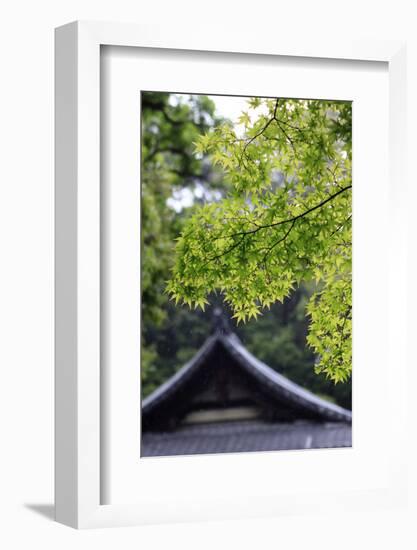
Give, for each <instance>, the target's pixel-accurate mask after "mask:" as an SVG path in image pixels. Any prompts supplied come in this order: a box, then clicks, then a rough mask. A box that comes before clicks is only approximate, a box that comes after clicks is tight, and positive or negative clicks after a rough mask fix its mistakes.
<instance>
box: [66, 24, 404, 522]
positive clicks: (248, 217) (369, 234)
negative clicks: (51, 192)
mask: <svg viewBox="0 0 417 550" xmlns="http://www.w3.org/2000/svg"><path fill="white" fill-rule="evenodd" d="M227 36H228V38H227ZM246 38H247V37H244V36H243V35H241V36H239V35H236V36H234V37H233V39H232V38H231V37H230V35H225V36H224V37H223V38H222V37H217V38H214V37H212V35H211V34H210V33H207V34H205V33H201V34H200V35H199V36H192V35H191V36H187V37H181V36H178V35H177V34H175V33H174V32H173V30H171V31H169V30H168V32H167V33H165V32H164V33H162V34H161V33H158V32H156V30H155V29H153V31H152V32H151V30H150V29H145V28H142V27H136V26H130V25H118V24H109V23H72V24H70V25H66V26H64V27H61V28H59V29H57V31H56V514H57V520H58V521H61V522H63V523H66V524H68V525H71V526H74V527H95V526H97V527H98V526H106V525H128V524H139V523H155V522H163V521H166V522H168V521H186V520H190V521H192V520H203V519H216V518H218V519H220V518H221V519H223V518H239V517H260V516H267V515H277V514H282V513H290V512H291V513H301V512H309V511H313V510H314V511H315V512H317V511H320V510H325V509H326V508H327V507H328V506H329V505H331V506H332V507H339V508H340V509H343V510H348V509H356V510H357V509H364V510H365V509H366V508H367V507H371V506H397V505H400V504H401V503H402V502H403V501H404V498H405V486H406V478H405V473H404V471H403V468H402V465H403V464H404V461H405V456H404V428H403V426H404V417H405V408H404V405H403V396H404V392H405V375H406V361H405V351H404V350H405V344H404V323H405V314H404V311H403V309H404V304H403V303H402V302H401V301H399V300H397V299H396V281H398V280H404V281H405V262H404V257H403V256H402V255H401V250H400V249H399V248H398V246H397V245H396V243H397V242H398V240H399V239H401V235H402V232H403V231H404V225H403V224H404V221H403V220H402V219H401V216H400V213H399V210H398V209H397V208H396V207H395V205H396V204H397V203H398V201H399V197H400V196H401V190H402V186H403V185H404V176H403V172H402V164H403V159H402V154H403V153H402V151H403V149H404V148H403V147H402V145H401V144H403V142H404V139H405V138H404V132H403V125H404V120H405V111H404V108H403V101H402V98H403V86H404V79H405V68H404V67H405V65H404V46H403V44H401V43H391V42H388V41H380V42H377V41H370V42H352V43H344V44H342V43H341V44H323V43H320V42H315V43H314V42H307V41H305V42H304V43H302V42H300V43H298V44H296V45H295V44H291V43H289V42H286V41H284V40H282V41H280V40H279V39H278V40H275V39H272V38H267V37H257V38H259V40H258V39H257V40H256V41H253V42H252V43H251V42H248V41H247V40H246ZM388 228H389V230H388ZM381 257H385V258H386V264H384V265H381V261H380V259H381ZM381 296H384V297H385V299H384V300H383V301H381V299H380V297H381ZM381 343H383V344H381ZM401 343H403V344H404V345H403V346H402V345H401Z"/></svg>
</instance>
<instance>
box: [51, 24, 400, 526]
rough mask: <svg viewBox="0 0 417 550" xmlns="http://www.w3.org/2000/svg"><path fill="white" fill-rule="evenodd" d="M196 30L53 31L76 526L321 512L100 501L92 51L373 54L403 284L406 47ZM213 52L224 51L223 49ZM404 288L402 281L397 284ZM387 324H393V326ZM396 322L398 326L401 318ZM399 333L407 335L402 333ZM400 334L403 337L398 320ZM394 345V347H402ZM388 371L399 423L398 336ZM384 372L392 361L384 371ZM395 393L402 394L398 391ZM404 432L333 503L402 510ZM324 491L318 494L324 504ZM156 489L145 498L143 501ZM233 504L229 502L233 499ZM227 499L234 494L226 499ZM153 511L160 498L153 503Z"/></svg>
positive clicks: (60, 514) (64, 413) (306, 503)
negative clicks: (385, 122)
mask: <svg viewBox="0 0 417 550" xmlns="http://www.w3.org/2000/svg"><path fill="white" fill-rule="evenodd" d="M255 34H256V36H253V37H252V39H251V40H252V42H251V41H250V40H248V36H246V35H244V33H242V34H239V33H238V32H236V33H230V32H228V33H224V34H222V33H216V36H213V34H212V33H210V32H199V33H198V35H197V34H196V35H192V34H189V35H187V36H186V37H185V36H178V35H177V33H176V32H175V29H169V28H163V29H155V28H150V27H141V26H136V25H122V24H112V23H89V22H88V23H87V22H85V23H84V22H76V23H71V24H69V25H65V26H63V27H60V28H58V29H57V30H56V423H55V425H56V519H57V520H58V521H60V522H62V523H65V524H67V525H70V526H72V527H77V528H84V527H103V526H119V525H131V524H138V523H151V522H159V521H161V520H163V521H175V520H187V519H197V520H198V519H205V518H227V517H240V516H259V515H261V516H262V515H268V514H279V513H286V512H288V510H291V511H294V512H306V511H307V512H308V511H312V510H313V509H320V503H318V501H317V495H316V494H314V493H311V494H310V495H309V494H305V495H302V497H301V496H300V494H295V493H294V494H293V495H287V497H286V499H285V503H284V502H276V501H271V499H270V498H268V497H266V496H264V497H262V495H260V497H259V499H256V500H254V502H253V504H252V506H251V508H250V509H248V508H247V507H239V506H235V507H234V508H233V507H230V503H224V504H223V507H222V506H221V505H220V504H219V503H218V502H211V503H208V504H207V506H206V508H205V509H204V508H202V510H201V512H200V513H199V514H198V513H197V514H193V515H192V517H191V516H188V517H187V515H186V514H185V510H186V508H183V509H180V508H179V507H178V506H177V505H176V502H175V496H176V495H171V499H169V498H167V500H166V505H165V508H164V510H161V511H160V514H159V516H158V513H157V511H155V506H154V507H152V506H151V505H150V506H149V510H144V508H143V506H141V507H140V506H138V505H137V504H134V503H130V504H129V503H127V502H126V503H120V502H119V503H117V504H105V505H103V504H101V502H102V498H101V492H102V485H101V483H102V474H101V471H100V468H101V465H102V464H103V457H102V453H103V452H104V450H105V449H104V447H103V445H102V440H103V439H105V437H102V436H103V432H102V429H103V423H102V420H103V418H104V417H105V415H106V414H107V411H106V410H105V409H104V407H103V406H102V400H101V399H100V395H101V390H102V385H101V377H100V350H101V345H100V334H101V328H100V327H101V316H100V303H101V288H100V270H101V259H100V258H101V255H100V177H101V175H100V48H101V46H102V45H106V46H127V47H136V48H164V49H170V50H194V51H206V52H223V53H224V52H226V53H235V54H254V55H271V56H283V55H285V56H289V57H293V58H307V59H311V58H326V59H332V60H335V62H337V61H338V60H357V61H381V62H385V63H387V64H388V75H389V113H388V114H387V115H388V117H389V127H390V130H389V132H390V143H389V156H390V163H389V165H390V174H389V180H390V188H389V190H390V201H392V202H391V204H392V207H393V210H392V211H393V216H394V221H395V224H394V227H395V229H394V230H393V232H392V235H391V237H390V238H391V239H392V243H391V244H392V246H390V247H389V250H390V256H389V265H390V275H389V277H390V278H391V279H392V280H394V279H396V280H398V278H400V279H402V280H404V281H405V279H406V271H405V269H406V268H405V258H404V250H403V249H402V247H398V246H394V243H397V242H401V239H402V236H403V235H404V232H405V231H406V227H405V220H404V219H402V218H401V213H400V211H399V209H398V208H395V204H396V201H398V200H399V197H400V196H401V193H402V189H403V187H404V185H405V176H404V171H403V166H404V158H403V155H404V151H405V131H404V126H405V117H406V113H405V107H404V105H405V101H404V94H405V45H404V44H403V43H401V42H390V41H385V40H381V41H376V40H371V41H363V42H341V43H332V44H328V43H326V42H320V41H314V42H312V41H310V40H302V41H297V42H293V43H291V42H288V40H286V39H285V40H283V39H282V40H281V41H280V39H279V38H278V39H277V38H275V37H273V38H272V37H268V36H261V35H258V34H257V33H255ZM218 55H222V54H221V53H219V54H218ZM404 284H405V283H404ZM388 307H389V312H390V315H391V316H393V317H395V318H396V319H402V320H403V321H402V322H403V323H404V322H405V321H404V320H405V317H406V312H405V305H404V302H402V301H400V300H392V301H390V302H389V305H388ZM391 328H392V327H391ZM403 328H404V325H403ZM404 332H405V331H404ZM395 336H396V338H399V339H400V340H401V338H404V337H403V336H402V331H401V326H400V327H398V330H397V332H396V335H395ZM400 343H401V342H400ZM399 347H400V351H399V353H398V359H397V364H396V365H395V372H390V373H388V378H389V380H393V379H394V378H395V384H396V390H397V394H396V398H395V399H396V401H395V404H396V405H397V408H396V411H395V419H394V420H395V422H396V423H397V424H398V423H400V424H401V422H403V421H404V415H405V409H404V406H403V404H402V403H403V400H402V397H403V394H404V393H405V387H406V380H405V377H406V357H405V348H406V345H405V342H404V341H403V347H402V349H403V350H404V351H401V346H399ZM391 370H392V368H391ZM402 392H403V393H402ZM401 435H402V434H401V430H400V431H399V432H398V437H397V439H396V448H395V452H393V453H391V454H390V460H389V465H388V468H389V470H390V473H389V475H388V478H387V482H386V484H385V487H384V490H380V489H378V490H376V489H374V488H371V487H370V488H369V490H368V491H366V490H363V491H361V493H360V494H358V495H353V494H350V493H348V492H343V491H341V492H340V494H339V495H336V496H335V495H332V502H334V503H336V502H337V504H338V505H339V506H342V507H344V508H347V507H349V506H353V507H356V506H357V505H358V502H359V501H360V502H361V505H362V506H364V507H366V506H374V505H375V504H376V503H377V502H379V503H380V504H381V503H382V504H383V505H384V506H386V505H389V506H392V505H394V506H395V505H398V504H399V503H400V502H403V500H404V498H405V487H406V483H407V481H406V478H405V473H404V468H403V466H404V463H405V461H406V457H405V451H404V446H403V443H404V442H403V440H402V438H401ZM326 498H328V496H327V497H326V495H323V502H325V499H326ZM151 499H152V495H149V500H150V501H151ZM232 500H233V499H232ZM231 502H232V501H231ZM158 506H159V504H158Z"/></svg>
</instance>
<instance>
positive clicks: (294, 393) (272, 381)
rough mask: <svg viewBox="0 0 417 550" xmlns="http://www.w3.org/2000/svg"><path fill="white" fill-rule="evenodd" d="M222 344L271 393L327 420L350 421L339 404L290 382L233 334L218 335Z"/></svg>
mask: <svg viewBox="0 0 417 550" xmlns="http://www.w3.org/2000/svg"><path fill="white" fill-rule="evenodd" d="M220 338H221V340H222V343H223V345H224V346H225V347H226V349H227V350H228V351H229V353H230V354H231V355H232V356H233V357H234V359H235V360H236V361H237V362H238V363H239V364H240V365H241V366H242V367H243V368H244V369H245V370H247V371H248V372H250V373H251V374H252V375H253V376H254V377H255V378H257V379H258V380H259V381H261V382H262V383H263V384H265V385H267V386H268V388H269V390H270V391H271V393H275V394H276V396H277V397H280V398H283V397H284V398H285V399H287V400H288V401H290V402H292V403H294V404H296V405H300V406H303V407H305V408H307V409H308V410H310V411H312V412H314V413H318V414H319V415H321V416H323V417H325V418H326V419H328V420H338V421H345V422H351V421H352V413H351V411H348V410H347V409H344V408H343V407H340V406H339V405H335V404H334V403H330V402H328V401H325V400H324V399H321V398H320V397H318V396H317V395H314V394H313V393H311V392H310V391H308V390H306V389H304V388H302V387H301V386H299V385H298V384H296V383H295V382H291V380H288V378H285V376H283V375H282V374H279V373H278V372H276V371H275V370H273V369H272V368H271V367H268V365H266V364H265V363H263V362H262V361H260V360H259V359H257V358H256V357H255V356H254V355H252V354H251V353H250V352H249V351H248V350H247V349H246V348H245V347H244V346H243V345H242V343H241V342H240V340H239V339H238V338H237V336H235V335H233V334H228V335H225V336H223V335H221V336H220Z"/></svg>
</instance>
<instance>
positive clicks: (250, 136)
mask: <svg viewBox="0 0 417 550" xmlns="http://www.w3.org/2000/svg"><path fill="white" fill-rule="evenodd" d="M140 96H141V112H140V117H141V181H140V189H141V205H140V215H141V250H140V251H138V254H140V262H141V288H140V293H141V312H140V316H141V334H140V339H141V364H140V369H139V368H138V375H139V370H140V387H141V395H140V396H138V399H140V403H141V407H140V409H141V433H140V434H139V438H140V446H139V445H138V449H139V448H140V452H139V454H140V458H146V457H164V456H179V455H201V454H216V453H236V452H265V451H289V450H308V449H331V448H342V447H351V446H352V102H351V101H340V100H332V99H309V98H287V97H240V96H230V95H228V96H226V95H202V94H197V93H185V92H165V91H153V90H149V91H141V92H140ZM138 185H139V182H138Z"/></svg>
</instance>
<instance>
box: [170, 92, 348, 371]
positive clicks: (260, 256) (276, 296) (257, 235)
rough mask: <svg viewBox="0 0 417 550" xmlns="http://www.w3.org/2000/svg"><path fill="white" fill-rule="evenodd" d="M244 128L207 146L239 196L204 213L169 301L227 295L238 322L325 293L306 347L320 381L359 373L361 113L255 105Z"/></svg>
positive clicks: (280, 103)
mask: <svg viewBox="0 0 417 550" xmlns="http://www.w3.org/2000/svg"><path fill="white" fill-rule="evenodd" d="M239 123H240V129H243V130H242V131H241V132H240V133H239V132H238V129H239V127H236V126H233V125H232V124H231V123H229V122H228V121H226V122H224V123H223V124H220V125H216V126H215V127H213V128H211V129H210V130H209V131H207V132H205V133H204V134H202V135H200V137H199V138H198V139H197V140H196V143H195V152H196V154H197V155H203V154H205V155H208V156H209V158H210V160H211V162H212V164H213V165H214V166H220V167H221V169H222V171H223V173H224V179H225V182H226V184H227V189H228V192H227V194H226V196H224V197H223V198H222V199H221V200H220V201H216V202H210V203H206V204H204V205H202V206H200V207H199V208H196V209H195V211H194V213H193V215H192V217H191V218H190V219H188V220H187V222H186V224H185V227H184V229H183V230H182V232H181V235H180V237H179V238H178V240H177V245H176V261H175V265H174V267H173V273H172V278H171V280H170V281H169V283H168V292H169V293H170V295H171V297H172V298H173V299H174V300H175V302H176V303H178V302H181V303H184V304H187V305H189V306H190V307H200V308H202V309H204V307H205V305H206V304H207V303H208V299H207V298H208V295H209V294H210V293H212V292H216V291H220V292H221V293H222V295H223V296H224V299H225V301H226V303H227V304H228V305H229V306H230V308H231V309H232V311H233V317H234V318H235V319H236V320H237V321H238V322H239V321H246V320H248V319H251V318H257V317H258V316H259V315H260V314H261V312H262V310H265V309H268V308H270V307H271V306H272V305H273V304H274V303H276V302H283V301H284V300H285V298H287V297H288V296H290V294H291V293H292V292H294V290H295V289H296V288H298V287H299V286H300V285H301V284H302V283H303V282H307V283H309V284H311V283H313V282H314V283H315V285H316V287H317V288H316V291H315V292H314V293H313V295H312V296H311V298H310V300H309V302H308V305H307V311H308V314H309V316H310V319H311V322H310V326H309V333H308V336H307V341H308V343H309V345H310V346H311V347H312V348H313V350H314V352H315V353H316V355H317V363H316V372H322V373H324V374H325V375H326V376H327V377H328V378H330V379H331V380H333V381H334V382H340V381H346V380H347V379H348V378H349V377H350V373H351V327H352V292H351V240H352V235H351V227H352V226H351V219H352V213H351V189H352V180H351V162H352V147H351V104H350V103H347V102H335V101H323V100H293V99H259V98H251V99H250V100H249V106H248V111H247V112H244V113H242V115H241V117H240V120H239Z"/></svg>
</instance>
